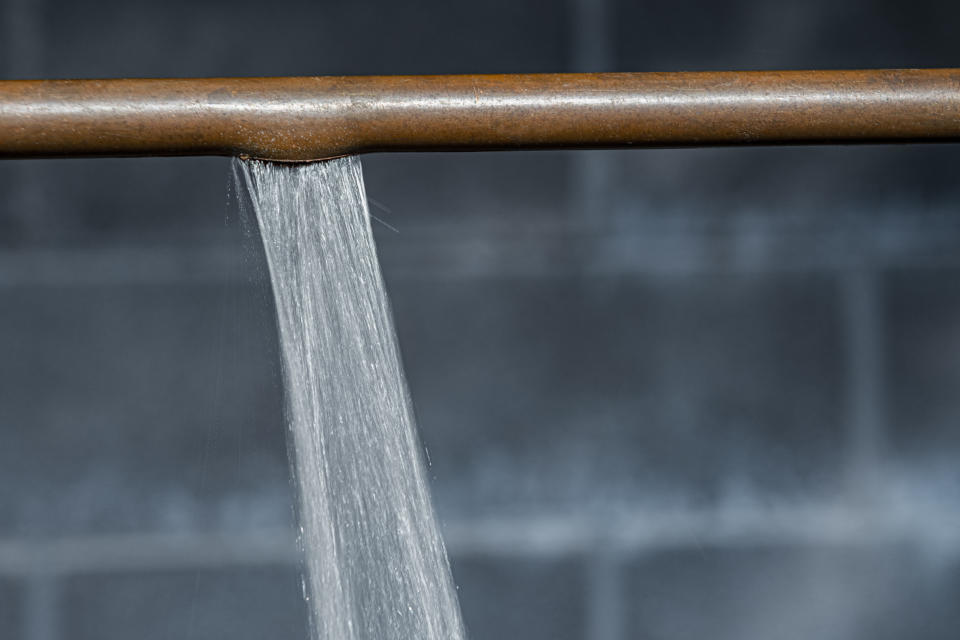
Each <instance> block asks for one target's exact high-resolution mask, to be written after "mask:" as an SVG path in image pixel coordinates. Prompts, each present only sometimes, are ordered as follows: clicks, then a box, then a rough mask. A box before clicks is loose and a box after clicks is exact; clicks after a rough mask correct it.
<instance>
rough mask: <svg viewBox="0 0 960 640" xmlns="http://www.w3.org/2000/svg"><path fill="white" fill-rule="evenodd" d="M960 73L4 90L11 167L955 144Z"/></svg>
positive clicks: (394, 79)
mask: <svg viewBox="0 0 960 640" xmlns="http://www.w3.org/2000/svg"><path fill="white" fill-rule="evenodd" d="M957 139H960V69H926V70H886V71H753V72H719V73H606V74H543V75H472V76H466V75H465V76H379V77H378V76H369V77H315V78H233V79H230V78H228V79H194V80H186V79H183V80H11V81H3V82H0V157H6V158H21V157H62V156H173V155H234V156H247V157H254V158H262V159H269V160H284V161H305V160H315V159H320V158H329V157H333V156H340V155H346V154H352V153H368V152H379V151H447V150H450V151H454V150H483V149H486V150H504V149H541V148H554V149H559V148H616V147H680V146H714V145H743V144H810V143H868V142H943V141H951V140H957Z"/></svg>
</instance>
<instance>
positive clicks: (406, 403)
mask: <svg viewBox="0 0 960 640" xmlns="http://www.w3.org/2000/svg"><path fill="white" fill-rule="evenodd" d="M234 176H235V180H236V182H237V187H238V192H241V193H242V192H243V190H244V189H245V190H246V194H247V195H248V196H249V202H250V203H251V204H252V208H253V210H254V212H255V213H256V216H257V219H258V221H259V224H260V230H261V236H262V238H263V243H264V247H265V249H266V255H267V263H268V266H269V270H270V279H271V282H272V285H273V292H274V298H275V301H276V309H277V317H278V326H279V331H280V342H281V349H282V354H283V365H284V383H285V391H286V397H287V407H288V424H289V429H290V432H291V434H292V439H291V447H290V448H291V459H292V463H293V465H292V466H293V468H294V475H295V479H296V482H297V485H298V486H299V489H300V504H299V520H300V527H301V541H302V544H303V546H304V552H305V558H306V580H305V588H306V592H307V597H308V600H309V602H310V607H309V608H310V611H311V624H312V627H313V631H314V636H315V637H316V638H317V639H319V640H461V639H462V638H464V635H465V634H464V630H463V624H462V621H461V618H460V609H459V605H458V603H457V596H456V590H455V588H454V585H453V580H452V578H451V574H450V567H449V563H448V560H447V555H446V550H445V548H444V545H443V540H442V539H441V537H440V533H439V530H438V527H437V522H436V517H435V515H434V512H433V506H432V503H431V500H430V494H429V489H428V487H427V483H426V479H425V470H424V464H423V459H422V454H421V447H420V443H419V440H418V437H417V432H416V425H415V423H414V418H413V411H412V407H411V403H410V397H409V393H408V391H407V385H406V380H405V378H404V373H403V367H402V364H401V362H400V355H399V351H398V348H397V338H396V333H395V330H394V327H393V321H392V317H391V312H390V305H389V302H388V299H387V295H386V291H385V289H384V284H383V279H382V276H381V273H380V266H379V263H378V261H377V255H376V247H375V245H374V240H373V235H372V233H371V228H370V213H369V210H368V206H367V200H366V195H365V191H364V186H363V175H362V172H361V167H360V161H359V160H358V159H356V158H352V157H347V158H340V159H336V160H330V161H326V162H320V163H312V164H300V165H284V164H272V163H265V162H259V161H251V160H245V161H240V160H238V161H236V162H235V165H234Z"/></svg>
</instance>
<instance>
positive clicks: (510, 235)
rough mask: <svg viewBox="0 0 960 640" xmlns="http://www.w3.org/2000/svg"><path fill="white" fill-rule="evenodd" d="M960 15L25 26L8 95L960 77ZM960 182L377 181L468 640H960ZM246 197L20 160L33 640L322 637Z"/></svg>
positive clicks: (14, 328)
mask: <svg viewBox="0 0 960 640" xmlns="http://www.w3.org/2000/svg"><path fill="white" fill-rule="evenodd" d="M958 18H960V5H957V4H956V3H949V2H936V1H934V0H915V1H913V2H895V1H886V2H877V1H876V0H853V1H846V2H836V1H827V0H806V1H803V2H785V1H773V2H770V1H766V2H762V1H760V0H733V1H728V2H711V1H710V0H671V1H666V0H648V1H645V2H631V1H629V0H568V1H566V2H546V1H545V0H484V1H476V2H450V1H449V0H422V1H419V2H406V3H402V2H391V1H387V0H366V1H357V0H352V1H346V0H343V1H330V0H315V1H312V2H308V1H302V2H292V1H280V0H278V1H276V2H271V3H263V2H253V1H248V0H232V1H230V2H228V1H226V0H212V1H211V0H204V1H198V0H189V1H188V0H168V1H166V2H147V1H138V0H100V1H99V2H95V3H94V2H66V1H65V0H0V74H2V76H3V77H5V78H21V77H23V78H25V77H62V78H66V77H114V76H216V75H297V74H305V75H306V74H341V73H358V74H370V73H430V72H434V73H453V72H541V71H542V72H546V71H606V70H619V71H649V70H657V71H673V70H695V69H696V70H717V69H775V68H818V67H820V68H858V67H914V66H917V67H920V66H958V64H960V47H958V44H957V42H958V41H957V39H956V34H955V25H956V21H957V19H958ZM958 158H960V155H958V148H957V147H956V146H953V145H948V146H940V147H915V146H909V147H889V146H887V147H875V148H788V149H740V150H731V149H716V150H658V151H634V152H571V153H553V152H543V153H517V154H477V155H472V154H454V155H445V156H439V155H436V156H426V155H424V156H417V155H406V156H400V155H398V156H389V157H388V156H371V157H368V158H366V159H365V160H364V163H365V170H366V179H367V188H368V192H369V195H370V197H371V201H372V202H373V203H374V208H373V213H374V214H375V215H376V216H377V217H378V218H381V219H382V220H383V221H384V222H385V223H386V224H380V223H377V224H375V227H376V234H377V239H378V242H379V246H380V250H381V257H382V262H383V269H384V272H385V277H386V280H387V283H388V288H389V291H390V294H391V296H392V300H393V304H394V309H395V315H396V322H397V325H398V329H399V333H400V339H401V345H402V349H403V354H404V358H405V361H406V365H407V371H408V375H409V380H410V384H411V387H412V393H413V397H414V402H415V405H416V409H417V412H418V415H419V420H420V426H421V431H422V437H423V440H424V444H425V446H426V447H427V448H428V451H429V456H430V459H431V461H432V467H431V471H430V476H431V479H432V481H433V488H434V495H435V500H436V503H437V507H438V509H439V512H440V516H441V519H442V521H443V523H444V531H445V534H446V539H447V542H448V546H449V549H450V552H451V556H452V560H453V567H454V574H455V578H456V581H457V583H458V585H459V587H460V598H461V603H462V606H463V610H464V615H465V617H466V622H467V625H468V627H469V631H470V633H471V636H472V638H474V639H475V640H487V639H489V640H494V639H499V638H524V639H525V640H535V639H541V638H542V639H551V640H566V639H570V640H574V639H585V640H624V639H627V638H651V639H664V640H666V639H671V640H672V639H678V640H685V639H691V640H693V639H699V638H714V639H717V640H726V639H730V640H733V639H738V640H750V639H758V640H759V639H763V640H769V639H794V638H797V639H799V638H810V637H817V638H824V639H833V638H836V639H841V638H843V639H846V638H871V639H877V638H881V639H882V638H904V637H911V638H955V637H956V629H957V626H958V624H960V612H958V609H957V607H956V603H957V602H958V601H960V566H958V555H957V553H958V551H960V526H958V525H960V470H958V465H957V460H958V456H960V397H958V393H957V391H958V387H957V385H958V383H960V254H958V251H957V249H958V247H960V212H958V206H960V183H958V181H957V179H956V177H955V174H956V163H957V160H958ZM229 170H230V161H229V160H227V159H138V160H96V161H92V160H88V161H24V162H12V161H9V162H4V163H2V164H0V637H2V638H11V639H22V640H67V639H77V640H86V639H91V640H92V639H97V640H107V639H113V638H117V639H119V638H131V637H135V638H141V639H143V640H152V639H161V638H182V639H189V638H211V639H216V638H225V639H226V638H230V639H231V640H246V639H251V640H253V639H266V638H304V637H305V624H304V609H303V605H302V603H301V601H300V580H299V577H298V573H297V555H296V548H295V544H294V541H293V534H292V516H291V508H292V507H291V505H292V503H293V496H292V492H291V489H290V486H289V484H288V471H287V462H286V453H285V442H284V437H285V434H284V427H283V423H282V397H281V388H280V385H279V378H278V359H277V348H276V343H275V336H274V331H275V327H274V323H273V317H272V313H273V311H272V307H271V301H270V293H269V289H268V287H267V285H266V282H265V281H264V279H263V274H262V268H263V267H262V264H261V263H260V262H259V260H260V257H259V253H258V250H257V247H256V238H251V237H250V236H248V235H245V234H244V233H243V229H242V226H241V225H240V224H239V223H238V220H237V216H236V211H235V209H234V208H232V205H231V204H230V203H229V202H228V184H229V178H228V175H229ZM388 225H389V227H393V228H395V229H396V230H398V232H396V231H394V230H392V229H391V228H389V227H388Z"/></svg>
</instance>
